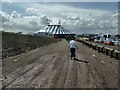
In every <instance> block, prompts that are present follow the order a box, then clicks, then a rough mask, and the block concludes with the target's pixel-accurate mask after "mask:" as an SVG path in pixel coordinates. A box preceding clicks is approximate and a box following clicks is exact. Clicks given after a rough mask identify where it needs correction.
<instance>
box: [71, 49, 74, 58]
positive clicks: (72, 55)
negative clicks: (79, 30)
mask: <svg viewBox="0 0 120 90" xmlns="http://www.w3.org/2000/svg"><path fill="white" fill-rule="evenodd" d="M70 52H71V58H72V57H74V58H75V48H70Z"/></svg>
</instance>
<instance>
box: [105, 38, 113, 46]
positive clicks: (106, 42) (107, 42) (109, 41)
mask: <svg viewBox="0 0 120 90" xmlns="http://www.w3.org/2000/svg"><path fill="white" fill-rule="evenodd" d="M104 44H105V45H114V41H113V39H108V40H105V41H104Z"/></svg>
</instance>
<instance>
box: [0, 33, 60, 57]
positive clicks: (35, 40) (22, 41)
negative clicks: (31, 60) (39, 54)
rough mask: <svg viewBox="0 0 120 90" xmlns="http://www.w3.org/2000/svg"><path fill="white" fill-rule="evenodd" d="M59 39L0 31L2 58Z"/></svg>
mask: <svg viewBox="0 0 120 90" xmlns="http://www.w3.org/2000/svg"><path fill="white" fill-rule="evenodd" d="M59 40H60V39H55V38H49V37H38V36H32V35H23V34H16V33H8V32H2V58H3V59H4V58H7V57H10V56H14V55H18V54H21V53H25V52H27V51H30V50H33V49H36V48H39V47H41V46H44V45H48V44H51V43H55V42H57V41H59Z"/></svg>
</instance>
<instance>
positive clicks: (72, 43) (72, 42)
mask: <svg viewBox="0 0 120 90" xmlns="http://www.w3.org/2000/svg"><path fill="white" fill-rule="evenodd" d="M68 47H69V48H70V52H71V60H72V59H73V58H74V60H75V59H76V54H75V51H76V49H78V47H77V43H76V41H75V38H74V37H73V38H71V40H70V43H69V46H68Z"/></svg>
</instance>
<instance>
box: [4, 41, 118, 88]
mask: <svg viewBox="0 0 120 90" xmlns="http://www.w3.org/2000/svg"><path fill="white" fill-rule="evenodd" d="M78 47H79V49H78V50H77V51H76V56H77V57H76V58H77V59H76V60H70V52H69V48H68V43H67V42H65V41H64V40H62V41H61V42H58V43H54V44H51V45H47V46H44V47H42V48H38V49H36V50H33V51H30V52H28V53H27V54H24V55H22V56H19V57H16V58H15V59H18V60H19V61H18V62H16V63H17V64H18V65H21V64H22V63H24V62H23V60H21V59H24V60H26V62H28V65H26V64H24V65H22V66H19V68H18V67H17V66H18V65H13V66H14V68H15V69H11V68H10V71H11V72H9V73H7V70H9V67H7V66H6V67H5V66H4V68H6V71H5V73H7V75H6V77H7V79H4V80H3V86H4V88H117V87H118V85H117V83H118V81H117V80H118V77H117V76H118V72H117V71H118V68H117V65H118V62H117V61H116V60H114V59H112V58H109V57H107V56H105V55H102V54H101V53H98V52H95V51H94V50H92V49H90V48H87V47H86V46H84V45H83V44H81V43H78ZM93 55H94V56H96V57H94V56H93ZM28 57H29V58H28ZM30 57H32V59H31V58H30ZM33 59H35V60H33ZM8 60H10V61H12V60H11V58H7V60H4V61H6V62H4V63H7V62H9V61H8ZM13 60H14V59H13ZM29 60H32V61H29ZM20 61H21V62H20ZM19 62H20V64H19ZM9 63H10V62H9ZM11 64H12V63H10V64H9V65H11ZM113 72H114V74H113Z"/></svg>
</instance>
